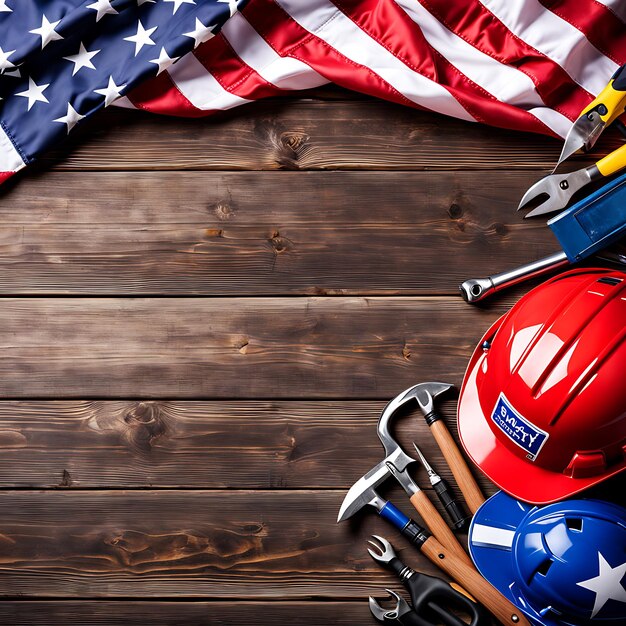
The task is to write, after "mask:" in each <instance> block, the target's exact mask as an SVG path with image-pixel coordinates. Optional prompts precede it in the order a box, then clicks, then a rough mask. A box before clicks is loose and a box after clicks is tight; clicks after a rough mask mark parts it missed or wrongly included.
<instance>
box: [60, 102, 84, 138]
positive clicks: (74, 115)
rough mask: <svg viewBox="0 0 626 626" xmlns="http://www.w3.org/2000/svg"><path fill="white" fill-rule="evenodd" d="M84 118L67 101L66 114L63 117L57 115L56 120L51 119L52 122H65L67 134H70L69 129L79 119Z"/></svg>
mask: <svg viewBox="0 0 626 626" xmlns="http://www.w3.org/2000/svg"><path fill="white" fill-rule="evenodd" d="M82 119H85V116H84V115H81V114H80V113H79V112H78V111H77V110H76V109H75V108H74V107H73V106H72V105H71V104H70V103H69V102H68V103H67V115H64V116H63V117H57V119H56V120H52V121H53V122H60V123H61V124H67V134H68V135H69V134H70V130H72V128H74V126H76V124H78V122H80V120H82Z"/></svg>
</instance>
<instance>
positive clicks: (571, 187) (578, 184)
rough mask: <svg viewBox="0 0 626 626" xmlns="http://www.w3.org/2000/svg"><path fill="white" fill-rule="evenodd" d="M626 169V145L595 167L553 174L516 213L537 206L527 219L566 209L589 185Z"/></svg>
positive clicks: (530, 193) (526, 196) (532, 189)
mask: <svg viewBox="0 0 626 626" xmlns="http://www.w3.org/2000/svg"><path fill="white" fill-rule="evenodd" d="M624 167H626V144H624V145H623V146H621V147H619V148H618V149H617V150H615V151H613V152H611V153H610V154H608V155H607V156H605V157H604V158H603V159H600V160H599V161H598V162H597V163H596V164H595V165H591V166H590V167H585V168H583V169H580V170H576V171H575V172H570V173H569V174H551V175H550V176H546V177H544V178H542V179H541V180H538V181H537V182H536V183H535V184H534V185H532V186H531V187H530V188H529V189H528V191H527V192H526V193H525V194H524V196H523V197H522V199H521V201H520V203H519V206H518V207H517V210H518V211H519V210H520V209H524V208H526V207H527V206H529V205H534V207H535V208H534V209H533V210H532V211H530V212H529V213H527V214H526V215H525V216H524V219H525V218H527V217H536V216H537V215H545V214H546V213H554V212H555V211H560V210H561V209H564V208H565V207H566V206H567V205H568V204H569V201H570V200H571V199H572V197H573V195H574V194H575V193H576V192H577V191H579V190H580V189H582V188H583V187H584V186H585V185H588V184H589V183H591V182H593V181H596V180H601V179H602V178H605V177H607V176H611V175H612V174H615V173H617V172H619V171H620V170H621V169H623V168H624Z"/></svg>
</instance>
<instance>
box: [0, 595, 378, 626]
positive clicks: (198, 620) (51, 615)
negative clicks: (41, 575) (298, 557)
mask: <svg viewBox="0 0 626 626" xmlns="http://www.w3.org/2000/svg"><path fill="white" fill-rule="evenodd" d="M376 595H377V597H378V598H380V599H381V601H382V600H384V599H385V598H386V597H387V596H386V594H385V592H384V591H383V590H382V589H381V590H380V592H378V593H377V594H376ZM0 622H2V623H3V624H10V625H11V626H85V624H90V625H91V626H146V624H151V625H152V626H182V625H183V624H185V625H193V626H241V625H242V624H247V625H249V626H268V624H290V625H291V626H328V625H329V624H332V625H333V626H354V625H355V624H374V623H375V622H373V621H372V615H371V613H370V611H369V608H368V606H367V601H366V600H358V601H353V602H334V601H325V602H324V601H309V602H241V601H239V602H232V601H221V602H220V601H216V602H202V601H195V602H159V601H150V602H146V601H143V602H136V601H135V602H132V601H131V602H116V601H114V602H111V601H106V600H100V601H79V602H75V601H61V602H54V601H40V602H29V601H21V602H13V601H7V600H5V601H2V602H0Z"/></svg>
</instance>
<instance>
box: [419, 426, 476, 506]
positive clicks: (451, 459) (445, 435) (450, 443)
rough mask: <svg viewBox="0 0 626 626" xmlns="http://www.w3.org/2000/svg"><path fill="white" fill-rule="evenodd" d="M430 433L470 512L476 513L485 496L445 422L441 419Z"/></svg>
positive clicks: (432, 427)
mask: <svg viewBox="0 0 626 626" xmlns="http://www.w3.org/2000/svg"><path fill="white" fill-rule="evenodd" d="M430 431H431V432H432V434H433V437H434V438H435V441H436V442H437V444H438V446H439V449H440V450H441V452H442V454H443V456H444V458H445V459H446V463H447V464H448V467H449V468H450V470H451V471H452V475H453V476H454V480H456V484H457V485H458V486H459V489H460V490H461V493H462V494H463V497H464V498H465V502H467V506H468V508H469V510H470V511H471V512H472V513H476V511H478V508H479V507H480V505H481V504H482V503H483V502H484V501H485V496H483V494H482V492H481V491H480V487H479V486H478V483H477V482H476V481H475V480H474V476H472V472H471V471H470V469H469V467H468V466H467V463H466V462H465V459H464V458H463V456H462V454H461V451H460V450H459V448H458V446H457V445H456V443H455V441H454V439H453V438H452V435H451V434H450V431H449V430H448V427H447V426H446V425H445V423H444V421H443V420H441V419H439V420H437V421H435V422H433V423H432V424H431V425H430Z"/></svg>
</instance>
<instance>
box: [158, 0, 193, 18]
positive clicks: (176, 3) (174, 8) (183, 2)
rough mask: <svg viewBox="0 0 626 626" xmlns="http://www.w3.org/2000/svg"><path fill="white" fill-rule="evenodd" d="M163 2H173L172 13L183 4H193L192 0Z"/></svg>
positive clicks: (168, 0) (164, 0)
mask: <svg viewBox="0 0 626 626" xmlns="http://www.w3.org/2000/svg"><path fill="white" fill-rule="evenodd" d="M163 2H172V3H173V4H174V6H173V7H172V15H173V14H174V13H176V11H178V9H180V7H181V5H183V4H195V2H194V0H163Z"/></svg>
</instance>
